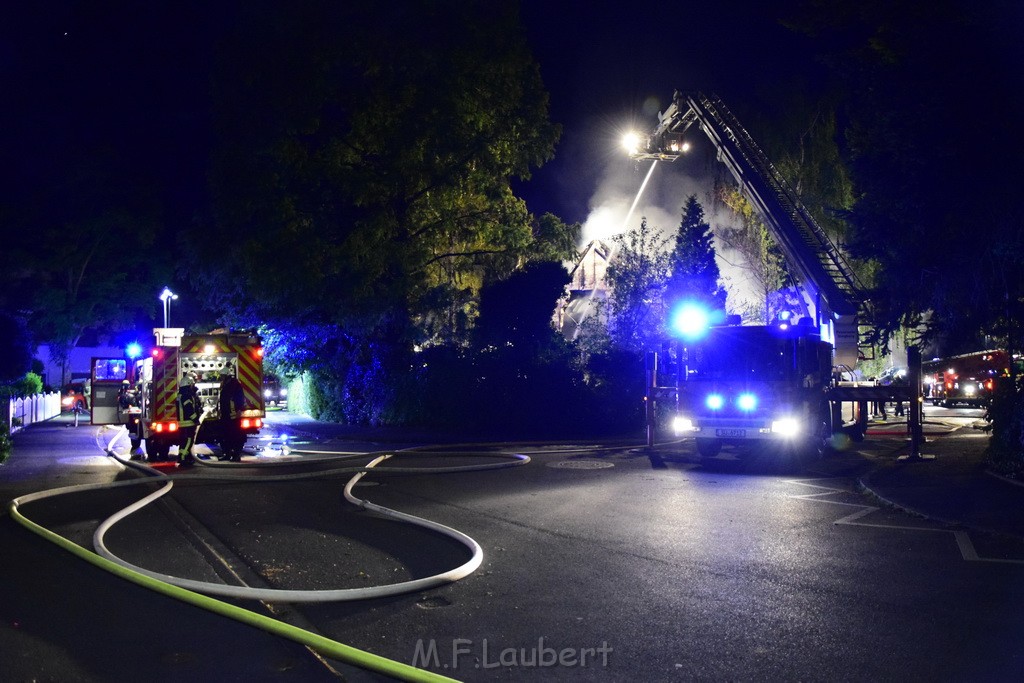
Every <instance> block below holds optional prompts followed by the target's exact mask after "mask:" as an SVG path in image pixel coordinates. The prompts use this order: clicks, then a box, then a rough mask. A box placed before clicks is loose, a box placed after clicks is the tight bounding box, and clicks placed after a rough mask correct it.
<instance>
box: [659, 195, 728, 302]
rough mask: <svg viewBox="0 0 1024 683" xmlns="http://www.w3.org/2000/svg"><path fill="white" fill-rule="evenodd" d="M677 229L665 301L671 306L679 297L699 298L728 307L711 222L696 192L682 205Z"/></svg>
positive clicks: (702, 300)
mask: <svg viewBox="0 0 1024 683" xmlns="http://www.w3.org/2000/svg"><path fill="white" fill-rule="evenodd" d="M682 211H683V213H682V220H681V221H680V223H679V229H678V230H677V231H676V243H675V249H673V251H672V256H671V261H670V264H669V272H670V275H669V277H668V280H667V281H666V283H665V304H666V305H667V306H668V308H669V309H670V310H671V309H672V308H674V307H675V306H676V305H677V304H678V303H679V302H680V301H683V300H688V301H694V302H700V303H701V304H703V305H704V306H706V307H707V308H709V309H711V310H721V311H724V310H725V298H726V291H725V289H724V288H723V287H722V285H721V282H720V280H721V273H720V272H719V269H718V263H717V262H716V261H715V246H714V241H713V236H712V233H711V225H710V224H708V223H707V222H706V221H705V220H704V207H702V206H701V205H700V202H698V201H697V195H690V196H689V197H688V198H687V199H686V204H685V205H684V206H683V207H682Z"/></svg>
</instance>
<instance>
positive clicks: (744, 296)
mask: <svg viewBox="0 0 1024 683" xmlns="http://www.w3.org/2000/svg"><path fill="white" fill-rule="evenodd" d="M702 142H703V141H702ZM695 147H696V149H695V150H694V153H692V154H691V155H690V156H688V157H683V158H681V159H679V160H677V161H675V162H665V161H659V162H658V167H657V168H655V170H654V173H653V175H652V176H651V179H650V181H649V182H648V183H647V187H646V188H645V189H644V192H643V194H642V195H641V196H640V198H639V200H638V201H637V204H636V208H635V209H634V210H633V213H632V215H629V209H630V206H632V204H633V202H634V200H635V199H636V196H637V192H638V191H639V189H640V187H641V184H642V183H643V180H644V176H645V175H646V174H647V171H648V170H649V168H650V164H651V163H652V162H650V161H641V162H632V161H629V160H623V159H621V158H618V159H611V160H608V161H607V163H606V165H605V168H604V173H603V174H602V175H601V176H600V179H599V182H598V186H597V189H596V190H595V191H594V193H593V195H592V196H591V198H590V202H589V209H590V211H589V214H588V216H587V219H586V221H585V222H584V224H583V230H582V240H583V242H582V244H581V245H580V246H581V247H582V246H585V245H587V244H589V243H590V242H591V241H593V240H595V239H600V240H610V239H611V238H612V237H613V236H615V235H620V234H623V233H626V232H628V231H630V230H634V229H636V228H639V227H640V221H641V220H642V218H644V217H646V218H647V226H648V227H649V228H652V229H659V230H661V232H662V235H663V236H665V237H673V236H674V235H675V233H676V230H677V229H678V227H679V222H680V220H681V218H682V213H683V205H684V204H685V203H686V199H687V198H688V197H689V196H690V195H696V196H697V201H699V202H700V204H701V206H702V207H703V208H704V217H705V220H706V221H707V222H708V224H710V225H711V228H712V232H717V231H718V230H721V229H722V228H725V227H738V225H739V222H738V220H737V219H736V217H735V216H734V215H733V214H732V212H731V211H729V209H728V208H727V207H725V206H723V205H721V204H720V203H719V202H716V201H714V182H715V178H716V175H718V174H725V175H727V172H726V171H725V170H724V169H723V168H722V167H721V166H720V165H719V164H718V162H717V161H716V160H715V159H714V155H713V152H712V151H710V150H709V149H708V148H710V144H706V145H705V144H698V145H695ZM627 216H628V219H627ZM673 246H674V242H673V241H672V240H670V242H669V244H668V245H667V247H668V248H669V249H671V248H672V247H673ZM715 252H716V255H717V261H718V267H719V270H720V271H721V274H722V282H723V284H724V285H725V286H726V288H727V289H728V291H729V300H728V307H729V310H730V312H734V311H735V312H739V311H741V310H743V309H744V308H745V307H746V306H747V304H748V303H749V302H751V301H752V300H754V299H756V298H759V297H760V295H759V294H757V293H756V288H755V287H754V282H753V279H752V277H751V274H750V272H749V270H748V269H746V268H744V267H743V261H742V257H741V256H740V255H739V254H738V253H736V252H734V251H732V250H730V249H728V248H726V247H725V246H724V245H723V244H722V243H721V242H720V241H719V240H718V239H717V238H716V239H715Z"/></svg>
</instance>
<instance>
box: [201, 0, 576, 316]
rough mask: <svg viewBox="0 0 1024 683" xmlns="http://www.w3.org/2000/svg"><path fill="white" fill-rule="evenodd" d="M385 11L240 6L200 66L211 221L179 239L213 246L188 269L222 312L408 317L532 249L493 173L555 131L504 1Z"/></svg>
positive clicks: (519, 206)
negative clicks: (212, 268)
mask: <svg viewBox="0 0 1024 683" xmlns="http://www.w3.org/2000/svg"><path fill="white" fill-rule="evenodd" d="M401 9H402V11H395V12H380V11H379V9H378V8H374V7H371V6H369V5H366V4H365V3H334V2H305V3H301V4H299V5H298V6H293V5H289V6H288V7H284V6H280V7H277V6H273V5H269V6H268V5H255V6H251V7H250V6H249V5H246V6H245V7H244V8H243V10H242V13H243V16H244V18H245V20H244V21H243V22H241V23H240V26H241V29H240V31H239V33H238V34H237V35H235V36H233V37H232V38H231V39H230V40H228V41H227V43H226V47H225V49H224V50H223V51H222V53H221V55H220V57H219V67H218V70H217V76H216V78H215V84H216V85H215V105H216V110H217V112H218V120H219V121H220V130H221V132H222V135H223V137H224V140H225V142H224V144H223V145H221V147H220V148H219V149H218V151H217V155H216V157H215V160H214V172H213V188H214V214H213V216H212V221H213V222H212V224H204V225H202V226H201V227H200V230H201V235H200V234H199V233H197V234H196V235H194V237H193V241H196V242H198V241H206V242H213V243H215V244H216V245H218V246H219V248H217V249H214V250H213V253H214V254H215V255H216V257H219V258H217V259H216V260H217V261H218V264H219V265H221V266H225V265H226V266H227V267H226V268H223V267H222V268H220V269H219V270H222V271H225V272H223V273H219V272H213V273H212V274H211V275H207V274H203V275H200V276H198V279H199V280H201V284H202V286H203V287H204V290H205V291H207V292H208V293H209V294H210V296H212V297H214V298H215V300H216V301H217V303H218V304H219V305H220V307H222V308H223V309H224V310H226V311H228V312H229V313H230V315H232V316H233V317H235V318H236V319H241V320H253V321H276V320H279V319H281V318H282V317H290V316H291V315H292V314H294V312H296V311H298V312H304V313H305V315H306V316H308V317H309V318H310V319H314V320H332V321H336V322H342V323H344V324H349V325H351V324H353V323H356V324H358V325H367V324H368V325H371V326H373V325H376V324H378V322H380V321H382V320H384V319H388V318H390V319H398V318H405V319H407V320H414V319H416V318H417V316H420V315H422V314H424V313H425V312H427V309H429V308H430V306H431V305H432V304H433V302H436V301H438V300H442V301H443V300H446V299H447V300H450V299H451V297H450V296H449V295H447V294H446V295H444V296H441V297H438V296H437V295H436V294H435V290H436V289H437V288H442V289H444V290H446V291H448V292H451V291H452V290H453V289H454V291H458V290H461V289H464V288H465V287H467V286H468V287H470V288H471V289H473V290H474V291H475V290H477V289H478V288H479V286H480V285H481V284H482V280H481V274H482V272H485V271H486V272H494V273H499V274H508V273H510V272H512V271H513V270H514V269H515V268H516V267H518V266H519V265H521V263H522V261H523V259H524V258H526V257H527V256H528V255H529V254H530V253H531V251H532V250H534V249H535V244H536V242H537V240H536V239H535V234H534V225H535V222H534V221H533V220H532V218H531V216H530V215H529V213H528V211H527V209H526V207H525V205H524V203H523V202H522V200H520V199H519V198H517V197H516V196H515V195H514V194H513V192H512V190H511V187H510V181H511V179H513V178H528V177H529V175H530V169H531V168H532V167H535V166H537V165H539V164H541V163H543V162H544V161H545V160H547V159H548V158H550V156H551V154H552V150H553V144H554V141H555V139H556V138H557V135H558V128H557V127H556V126H555V125H553V124H551V123H550V122H549V121H548V119H547V94H546V93H545V91H544V89H543V85H542V83H541V80H540V76H539V71H538V68H537V65H536V63H534V62H533V60H532V57H531V56H530V53H529V51H528V49H527V48H526V43H525V40H524V39H523V35H522V30H521V29H520V28H519V26H518V17H517V16H516V13H515V11H514V10H511V9H507V8H505V6H503V5H495V4H494V3H485V2H472V3H431V4H424V3H407V4H403V5H402V8H401ZM282 56H283V57H282ZM556 237H557V236H556ZM225 255H229V258H227V259H225ZM225 260H226V263H225ZM324 292H331V293H332V295H331V296H330V297H324V296H323V293H324ZM396 316H397V318H396ZM357 321H358V322H357Z"/></svg>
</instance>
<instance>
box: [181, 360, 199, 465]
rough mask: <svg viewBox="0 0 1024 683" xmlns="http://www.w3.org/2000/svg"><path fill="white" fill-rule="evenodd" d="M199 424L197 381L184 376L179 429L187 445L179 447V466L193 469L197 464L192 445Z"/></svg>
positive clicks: (188, 375)
mask: <svg viewBox="0 0 1024 683" xmlns="http://www.w3.org/2000/svg"><path fill="white" fill-rule="evenodd" d="M198 424H199V392H198V391H196V383H195V380H193V379H192V376H191V375H190V374H188V373H186V374H184V375H182V377H181V383H180V386H179V387H178V428H179V430H180V431H181V435H182V436H183V437H185V443H183V444H181V445H180V446H178V466H179V467H191V466H192V465H193V464H194V463H195V461H196V460H195V457H194V456H193V455H192V444H193V442H194V441H195V438H196V427H197V425H198Z"/></svg>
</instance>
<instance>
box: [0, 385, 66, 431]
mask: <svg viewBox="0 0 1024 683" xmlns="http://www.w3.org/2000/svg"><path fill="white" fill-rule="evenodd" d="M6 403H7V416H6V417H7V427H8V430H9V433H13V432H14V431H15V430H16V429H19V428H20V427H27V426H28V425H30V424H32V423H33V422H42V421H43V420H49V419H50V418H51V417H56V416H57V415H60V392H58V391H54V392H51V393H48V394H36V395H34V396H27V397H25V398H12V399H10V400H9V401H7V402H6ZM3 405H4V403H3V402H0V406H3Z"/></svg>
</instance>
